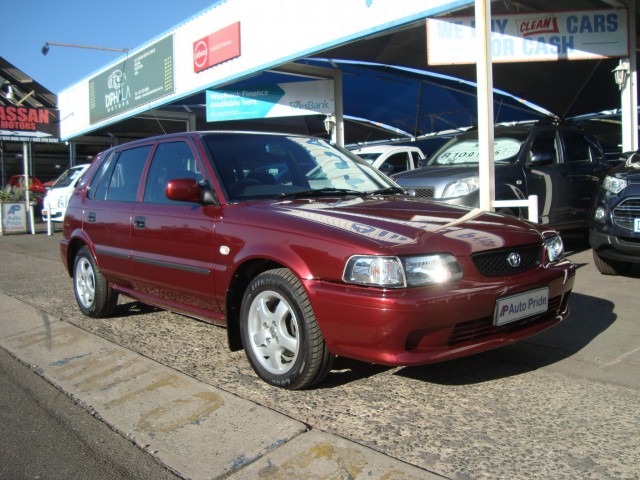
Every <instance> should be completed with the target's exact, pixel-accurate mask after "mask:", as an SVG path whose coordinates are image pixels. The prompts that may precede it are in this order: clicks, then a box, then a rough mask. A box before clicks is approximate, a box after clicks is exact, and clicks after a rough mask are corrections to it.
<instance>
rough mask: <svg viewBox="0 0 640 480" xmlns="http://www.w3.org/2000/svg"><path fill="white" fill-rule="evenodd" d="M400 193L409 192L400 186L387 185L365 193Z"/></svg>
mask: <svg viewBox="0 0 640 480" xmlns="http://www.w3.org/2000/svg"><path fill="white" fill-rule="evenodd" d="M398 193H407V192H406V190H405V189H404V188H400V187H387V188H381V189H379V190H373V191H371V192H365V195H396V194H398Z"/></svg>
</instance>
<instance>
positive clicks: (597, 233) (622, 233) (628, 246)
mask: <svg viewBox="0 0 640 480" xmlns="http://www.w3.org/2000/svg"><path fill="white" fill-rule="evenodd" d="M589 243H590V245H591V248H592V249H593V261H594V263H595V265H596V267H597V269H598V270H599V271H600V273H602V274H604V275H618V274H625V273H628V272H629V271H630V269H631V268H632V267H633V265H634V264H640V153H638V152H636V153H633V154H631V155H630V156H629V158H628V159H627V160H626V161H625V162H624V163H623V164H621V165H619V166H617V167H615V168H614V169H612V170H611V171H610V172H609V174H608V175H607V176H606V177H605V179H604V181H603V182H602V186H601V187H600V189H599V191H598V196H597V198H596V201H595V204H594V209H593V215H592V216H591V224H590V229H589Z"/></svg>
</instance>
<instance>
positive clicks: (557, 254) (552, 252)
mask: <svg viewBox="0 0 640 480" xmlns="http://www.w3.org/2000/svg"><path fill="white" fill-rule="evenodd" d="M544 245H545V248H546V250H547V258H548V259H549V262H550V263H551V262H557V261H558V260H561V259H562V258H563V257H564V244H563V243H562V239H561V238H560V235H554V236H553V237H548V238H545V240H544Z"/></svg>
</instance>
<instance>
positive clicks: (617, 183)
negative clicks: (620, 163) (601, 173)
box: [602, 175, 627, 193]
mask: <svg viewBox="0 0 640 480" xmlns="http://www.w3.org/2000/svg"><path fill="white" fill-rule="evenodd" d="M602 186H603V187H604V189H605V190H607V191H609V192H611V193H620V192H621V191H622V190H624V189H625V188H627V181H626V180H624V179H622V178H616V177H611V176H609V175H607V176H606V177H604V180H603V182H602Z"/></svg>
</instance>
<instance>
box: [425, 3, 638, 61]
mask: <svg viewBox="0 0 640 480" xmlns="http://www.w3.org/2000/svg"><path fill="white" fill-rule="evenodd" d="M627 36H628V24H627V11H626V10H591V11H582V12H575V11H574V12H555V13H554V12H544V13H529V14H512V15H501V16H492V17H491V56H492V60H493V61H494V62H538V61H553V60H561V59H562V60H586V59H594V58H606V57H626V56H628V38H627ZM475 37H476V30H475V18H474V17H449V18H447V19H444V20H440V19H439V20H436V19H429V20H427V47H428V54H427V55H428V63H429V65H453V64H461V63H474V62H475V59H476V49H475V48H469V45H472V44H473V42H475Z"/></svg>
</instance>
